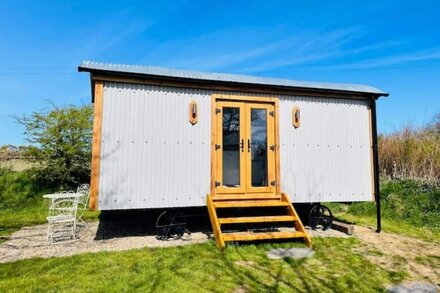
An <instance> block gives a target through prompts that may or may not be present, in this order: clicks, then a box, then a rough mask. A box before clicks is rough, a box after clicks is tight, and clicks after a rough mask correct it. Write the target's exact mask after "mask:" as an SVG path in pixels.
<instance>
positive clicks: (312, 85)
mask: <svg viewBox="0 0 440 293" xmlns="http://www.w3.org/2000/svg"><path fill="white" fill-rule="evenodd" d="M78 70H79V71H86V72H92V73H93V72H101V73H113V74H119V75H124V74H125V75H131V76H133V75H135V76H136V75H137V76H150V77H162V78H163V77H166V78H175V79H185V80H199V81H212V82H224V83H236V84H248V85H249V84H251V85H252V84H254V85H263V86H269V87H270V86H274V87H286V88H300V89H315V90H316V89H318V90H330V91H338V92H349V93H360V94H372V95H375V96H388V93H386V92H383V91H381V90H379V89H377V88H375V87H372V86H368V85H363V84H349V83H324V82H309V81H297V80H290V79H280V78H269V77H258V76H249V75H238V74H226V73H213V72H201V71H190V70H180V69H171V68H163V67H153V66H141V65H125V64H112V63H101V62H93V61H84V62H82V63H81V65H80V66H79V67H78Z"/></svg>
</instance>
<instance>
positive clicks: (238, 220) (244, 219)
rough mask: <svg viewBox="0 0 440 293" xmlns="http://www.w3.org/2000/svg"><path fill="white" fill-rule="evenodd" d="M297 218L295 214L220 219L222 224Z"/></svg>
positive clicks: (288, 220) (283, 220)
mask: <svg viewBox="0 0 440 293" xmlns="http://www.w3.org/2000/svg"><path fill="white" fill-rule="evenodd" d="M295 220H296V218H295V217H294V216H259V217H231V218H219V219H218V221H219V223H220V224H239V223H265V222H290V221H295Z"/></svg>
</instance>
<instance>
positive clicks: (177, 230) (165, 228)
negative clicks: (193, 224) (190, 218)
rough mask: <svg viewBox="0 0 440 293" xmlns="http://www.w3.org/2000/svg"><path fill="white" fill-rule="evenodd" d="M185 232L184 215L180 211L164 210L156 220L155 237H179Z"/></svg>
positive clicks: (163, 238)
mask: <svg viewBox="0 0 440 293" xmlns="http://www.w3.org/2000/svg"><path fill="white" fill-rule="evenodd" d="M185 232H187V233H188V230H187V229H186V217H185V215H184V214H183V213H182V212H181V211H173V210H170V211H165V212H163V213H161V214H160V215H159V217H158V218H157V220H156V233H157V236H156V238H157V239H159V240H167V239H169V238H177V239H179V238H181V237H182V236H183V234H184V233H185Z"/></svg>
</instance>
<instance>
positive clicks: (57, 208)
mask: <svg viewBox="0 0 440 293" xmlns="http://www.w3.org/2000/svg"><path fill="white" fill-rule="evenodd" d="M61 193H65V194H68V193H74V192H73V191H67V192H61ZM77 210H78V197H60V198H55V199H54V200H52V203H51V205H50V207H49V216H57V215H72V216H76V213H77Z"/></svg>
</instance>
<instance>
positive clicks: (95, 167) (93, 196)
mask: <svg viewBox="0 0 440 293" xmlns="http://www.w3.org/2000/svg"><path fill="white" fill-rule="evenodd" d="M103 90H104V84H103V82H102V81H95V89H94V94H95V102H94V107H93V108H94V110H93V112H94V113H93V142H92V167H91V169H92V174H91V178H90V204H89V208H90V209H91V210H96V209H97V208H98V191H99V166H100V159H101V128H102V96H103Z"/></svg>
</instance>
